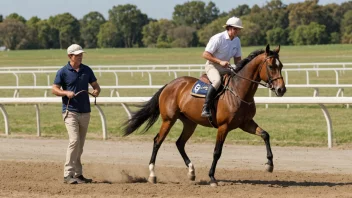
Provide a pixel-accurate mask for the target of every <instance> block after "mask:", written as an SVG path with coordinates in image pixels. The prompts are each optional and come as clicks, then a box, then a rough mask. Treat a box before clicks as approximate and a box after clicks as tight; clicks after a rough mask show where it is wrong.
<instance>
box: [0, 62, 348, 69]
mask: <svg viewBox="0 0 352 198" xmlns="http://www.w3.org/2000/svg"><path fill="white" fill-rule="evenodd" d="M347 66H352V62H339V63H284V67H297V68H301V67H312V68H320V67H341V68H346V67H347ZM62 67H63V66H13V67H0V71H1V70H3V71H5V70H7V71H19V70H58V69H60V68H62ZM90 67H91V68H92V69H94V70H116V69H161V68H165V69H175V68H178V69H187V68H188V69H194V68H199V69H204V64H165V65H160V64H156V65H92V66H90Z"/></svg>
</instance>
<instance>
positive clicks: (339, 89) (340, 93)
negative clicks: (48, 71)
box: [0, 84, 352, 98]
mask: <svg viewBox="0 0 352 198" xmlns="http://www.w3.org/2000/svg"><path fill="white" fill-rule="evenodd" d="M162 86H164V85H112V86H106V85H102V86H100V88H101V89H103V90H104V89H110V96H111V97H113V96H114V95H115V94H116V96H120V94H119V92H118V90H119V89H160V88H161V87H162ZM51 88H52V86H0V90H14V93H13V97H14V98H16V97H17V98H18V97H19V96H20V90H43V91H44V97H47V96H48V90H51ZM90 88H91V87H90ZM258 88H260V89H263V88H265V89H266V87H263V86H261V85H259V87H258ZM286 88H311V89H313V96H314V97H317V96H319V89H320V88H336V89H337V92H336V97H339V96H341V97H343V96H344V89H345V88H352V84H338V85H337V84H309V85H307V84H289V85H286ZM268 92H269V94H268V96H271V95H272V91H271V90H269V89H268Z"/></svg>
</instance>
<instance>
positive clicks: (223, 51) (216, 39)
mask: <svg viewBox="0 0 352 198" xmlns="http://www.w3.org/2000/svg"><path fill="white" fill-rule="evenodd" d="M205 51H207V52H209V53H211V54H213V56H215V57H216V58H218V59H220V60H223V61H229V62H230V60H231V58H232V57H240V56H242V52H241V51H242V50H241V41H240V39H239V38H238V37H235V38H234V39H232V41H231V39H230V37H229V35H228V33H227V31H224V32H220V33H218V34H215V35H214V36H212V37H211V38H210V40H209V42H208V44H207V46H206V47H205Z"/></svg>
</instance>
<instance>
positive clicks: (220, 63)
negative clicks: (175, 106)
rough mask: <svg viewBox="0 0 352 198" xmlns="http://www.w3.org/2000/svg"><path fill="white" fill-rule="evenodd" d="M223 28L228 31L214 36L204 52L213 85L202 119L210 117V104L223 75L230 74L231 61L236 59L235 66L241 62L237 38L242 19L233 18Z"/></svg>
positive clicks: (239, 42)
mask: <svg viewBox="0 0 352 198" xmlns="http://www.w3.org/2000/svg"><path fill="white" fill-rule="evenodd" d="M223 27H224V28H226V31H223V32H220V33H218V34H216V35H214V36H212V37H211V38H210V40H209V42H208V44H207V46H206V48H205V51H204V52H203V57H204V58H205V59H207V62H206V64H205V72H206V73H207V76H208V78H209V80H210V82H211V84H210V86H209V89H208V93H207V96H206V98H205V103H204V105H203V110H202V117H209V116H210V110H209V106H210V103H211V102H212V100H213V99H214V97H215V94H216V91H217V90H218V89H219V87H220V84H221V75H222V74H225V73H228V71H229V70H228V68H229V67H231V66H230V59H231V58H232V57H234V62H235V65H236V64H237V63H238V62H239V61H240V60H241V55H242V52H241V41H240V39H239V38H238V37H237V36H238V34H239V33H240V31H241V29H242V28H243V27H242V21H241V19H239V18H237V17H231V18H229V19H228V20H227V22H226V25H224V26H223ZM233 69H234V70H235V71H238V70H239V69H240V68H237V67H236V66H234V67H233Z"/></svg>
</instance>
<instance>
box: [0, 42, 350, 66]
mask: <svg viewBox="0 0 352 198" xmlns="http://www.w3.org/2000/svg"><path fill="white" fill-rule="evenodd" d="M275 47H276V46H272V48H275ZM264 48H265V46H256V47H243V49H242V54H243V57H246V56H247V55H248V54H249V53H250V52H252V51H254V50H257V49H264ZM86 51H87V54H85V55H84V63H86V64H88V65H148V64H203V63H204V62H205V61H204V59H203V58H202V57H201V55H202V53H203V51H204V48H203V47H199V48H167V49H156V48H132V49H121V48H116V49H87V50H86ZM280 58H281V61H282V62H283V63H284V64H285V63H302V62H351V59H352V46H351V45H314V46H281V50H280ZM66 62H67V55H66V50H19V51H5V52H0V66H61V65H65V64H66Z"/></svg>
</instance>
